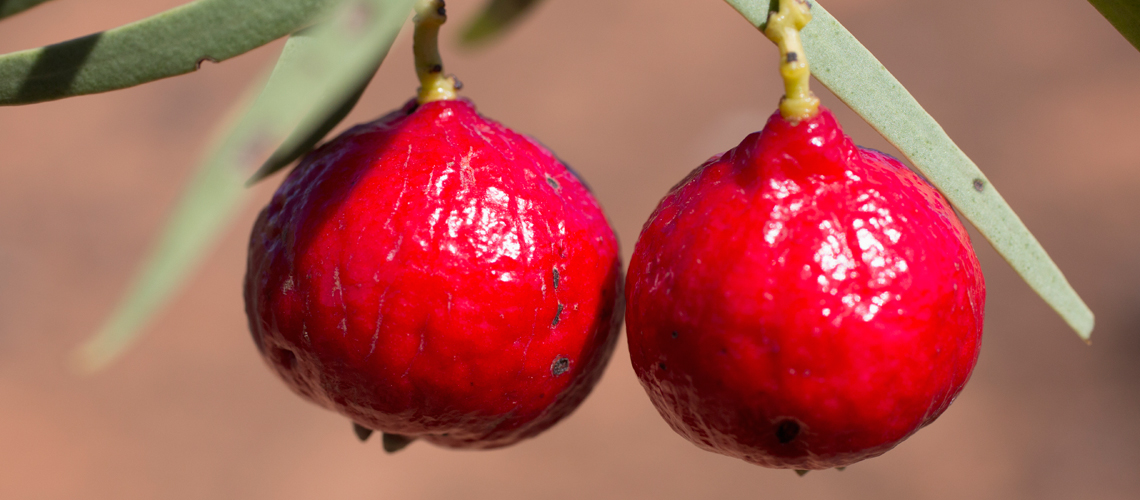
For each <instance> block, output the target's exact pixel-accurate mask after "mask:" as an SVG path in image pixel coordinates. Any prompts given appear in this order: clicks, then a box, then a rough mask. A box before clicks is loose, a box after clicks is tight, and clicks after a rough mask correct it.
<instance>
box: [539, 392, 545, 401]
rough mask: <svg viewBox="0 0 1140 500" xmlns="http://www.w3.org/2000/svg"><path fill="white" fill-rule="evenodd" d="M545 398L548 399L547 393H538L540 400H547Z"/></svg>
mask: <svg viewBox="0 0 1140 500" xmlns="http://www.w3.org/2000/svg"><path fill="white" fill-rule="evenodd" d="M545 397H546V393H545V392H540V393H538V399H542V398H545Z"/></svg>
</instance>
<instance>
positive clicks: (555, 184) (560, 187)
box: [546, 175, 562, 190]
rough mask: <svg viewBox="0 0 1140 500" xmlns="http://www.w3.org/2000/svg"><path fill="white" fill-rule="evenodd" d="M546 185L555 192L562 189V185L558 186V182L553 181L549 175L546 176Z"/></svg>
mask: <svg viewBox="0 0 1140 500" xmlns="http://www.w3.org/2000/svg"><path fill="white" fill-rule="evenodd" d="M546 183H547V184H550V187H552V188H554V189H555V190H558V189H562V185H561V184H559V183H558V181H556V180H554V178H553V177H551V176H550V175H547V176H546Z"/></svg>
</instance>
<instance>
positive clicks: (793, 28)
mask: <svg viewBox="0 0 1140 500" xmlns="http://www.w3.org/2000/svg"><path fill="white" fill-rule="evenodd" d="M808 21H811V4H810V3H808V2H807V0H780V10H778V11H772V12H769V13H768V25H767V27H766V28H765V29H764V35H765V36H767V37H768V39H769V40H772V41H773V42H775V43H776V45H777V46H778V47H779V48H780V76H783V77H784V97H783V99H780V115H781V116H783V117H784V119H785V120H788V121H790V122H792V123H797V122H799V121H800V120H806V119H808V118H811V117H813V116H815V115H816V113H818V112H819V98H817V97H816V96H815V94H812V93H811V89H810V88H809V87H808V83H809V82H810V80H811V69H810V68H809V67H808V61H807V53H806V52H805V51H804V46H803V43H802V41H801V40H800V30H802V29H804V26H806V25H807V23H808Z"/></svg>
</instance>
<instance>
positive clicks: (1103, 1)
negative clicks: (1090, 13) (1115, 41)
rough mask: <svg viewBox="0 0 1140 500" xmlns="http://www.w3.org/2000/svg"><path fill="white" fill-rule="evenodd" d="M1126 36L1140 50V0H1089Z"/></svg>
mask: <svg viewBox="0 0 1140 500" xmlns="http://www.w3.org/2000/svg"><path fill="white" fill-rule="evenodd" d="M1089 3H1091V4H1092V5H1093V7H1096V10H1098V11H1100V14H1101V15H1102V16H1104V18H1105V19H1108V22H1110V23H1112V26H1113V27H1114V28H1116V31H1119V32H1120V34H1121V35H1124V38H1126V39H1128V41H1129V42H1130V43H1132V46H1133V47H1136V49H1137V50H1140V0H1089Z"/></svg>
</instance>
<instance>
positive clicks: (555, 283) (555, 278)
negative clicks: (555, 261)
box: [552, 267, 561, 290]
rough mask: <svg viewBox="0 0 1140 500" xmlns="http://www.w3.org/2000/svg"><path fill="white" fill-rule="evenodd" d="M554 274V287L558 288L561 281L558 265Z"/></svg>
mask: <svg viewBox="0 0 1140 500" xmlns="http://www.w3.org/2000/svg"><path fill="white" fill-rule="evenodd" d="M552 274H554V289H555V290H557V289H558V283H559V282H560V281H561V278H560V277H559V276H558V268H557V267H556V268H554V270H553V272H552Z"/></svg>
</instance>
